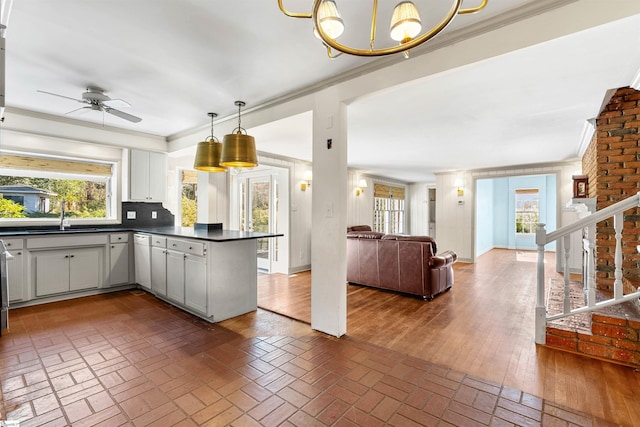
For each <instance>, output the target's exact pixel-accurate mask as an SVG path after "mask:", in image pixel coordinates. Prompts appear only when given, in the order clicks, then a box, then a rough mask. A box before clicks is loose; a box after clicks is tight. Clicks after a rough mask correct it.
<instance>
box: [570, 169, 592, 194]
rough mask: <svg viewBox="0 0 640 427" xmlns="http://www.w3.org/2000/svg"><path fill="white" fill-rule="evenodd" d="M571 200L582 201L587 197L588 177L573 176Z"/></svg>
mask: <svg viewBox="0 0 640 427" xmlns="http://www.w3.org/2000/svg"><path fill="white" fill-rule="evenodd" d="M571 178H572V179H573V198H574V199H584V198H587V197H589V177H588V176H586V175H573V176H572V177H571Z"/></svg>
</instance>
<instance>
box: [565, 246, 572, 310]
mask: <svg viewBox="0 0 640 427" xmlns="http://www.w3.org/2000/svg"><path fill="white" fill-rule="evenodd" d="M563 243H564V244H563V247H564V304H563V309H564V311H563V312H564V313H569V312H570V311H571V293H570V283H569V282H570V279H571V277H570V276H571V273H570V272H569V256H570V255H571V235H570V234H568V235H566V236H564V238H563Z"/></svg>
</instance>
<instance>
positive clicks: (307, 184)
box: [300, 171, 313, 191]
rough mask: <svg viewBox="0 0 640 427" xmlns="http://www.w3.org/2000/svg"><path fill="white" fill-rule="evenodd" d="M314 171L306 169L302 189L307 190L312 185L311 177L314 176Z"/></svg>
mask: <svg viewBox="0 0 640 427" xmlns="http://www.w3.org/2000/svg"><path fill="white" fill-rule="evenodd" d="M312 176H313V175H312V173H311V171H305V173H304V175H303V176H302V179H303V180H302V181H300V190H302V191H307V187H311V178H312Z"/></svg>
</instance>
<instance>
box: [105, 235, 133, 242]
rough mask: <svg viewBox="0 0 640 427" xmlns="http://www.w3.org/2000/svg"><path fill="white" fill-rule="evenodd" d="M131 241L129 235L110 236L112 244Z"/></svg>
mask: <svg viewBox="0 0 640 427" xmlns="http://www.w3.org/2000/svg"><path fill="white" fill-rule="evenodd" d="M128 241H129V233H112V234H110V235H109V242H110V243H127V242H128Z"/></svg>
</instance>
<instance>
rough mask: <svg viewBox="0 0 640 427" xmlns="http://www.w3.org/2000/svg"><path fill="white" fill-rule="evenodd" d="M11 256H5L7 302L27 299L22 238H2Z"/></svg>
mask: <svg viewBox="0 0 640 427" xmlns="http://www.w3.org/2000/svg"><path fill="white" fill-rule="evenodd" d="M3 240H4V244H5V246H6V247H7V250H8V251H9V253H10V254H11V258H7V282H8V286H9V302H16V301H22V300H24V299H27V298H28V297H27V293H26V292H27V290H26V289H25V286H24V284H25V280H24V259H25V257H24V249H23V248H24V246H23V241H22V239H3Z"/></svg>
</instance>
